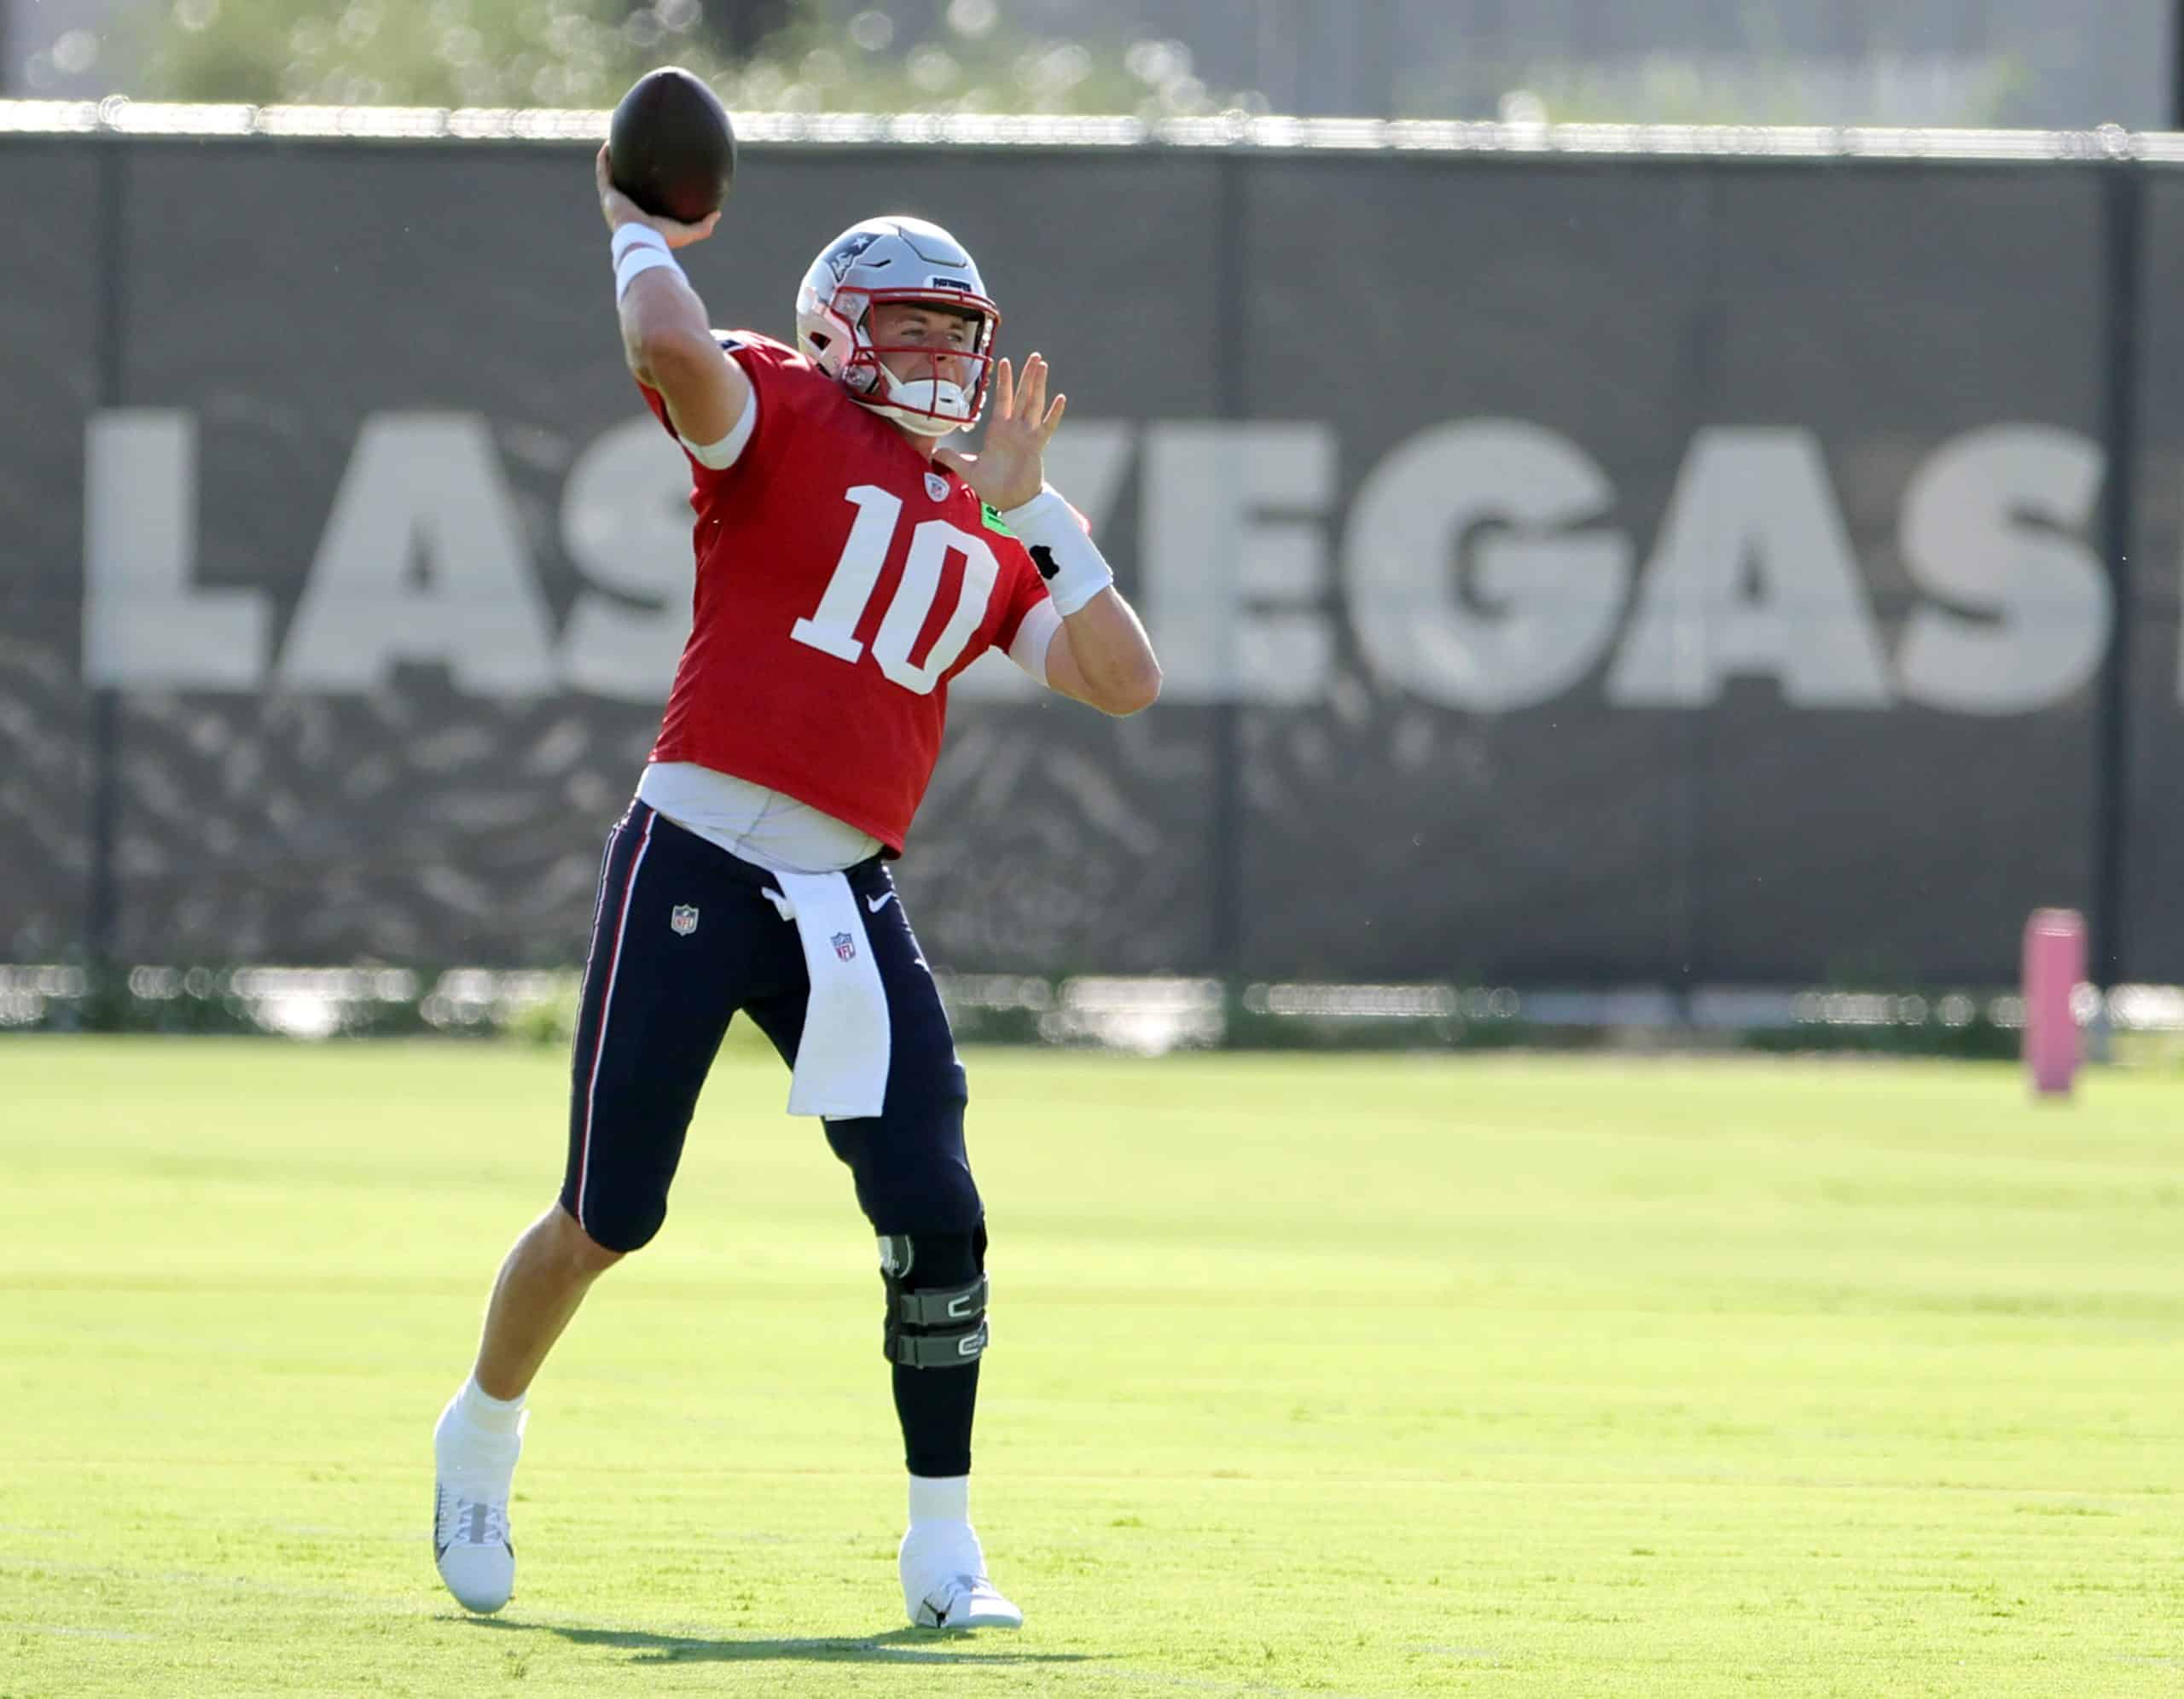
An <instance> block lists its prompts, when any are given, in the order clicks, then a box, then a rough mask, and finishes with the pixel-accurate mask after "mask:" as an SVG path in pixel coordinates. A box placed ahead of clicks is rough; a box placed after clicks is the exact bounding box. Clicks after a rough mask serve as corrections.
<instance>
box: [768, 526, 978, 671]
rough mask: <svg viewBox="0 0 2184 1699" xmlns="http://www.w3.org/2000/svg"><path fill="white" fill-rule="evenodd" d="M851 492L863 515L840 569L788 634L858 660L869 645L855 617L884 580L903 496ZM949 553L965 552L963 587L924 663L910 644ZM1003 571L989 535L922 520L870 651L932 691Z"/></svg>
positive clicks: (959, 650)
mask: <svg viewBox="0 0 2184 1699" xmlns="http://www.w3.org/2000/svg"><path fill="white" fill-rule="evenodd" d="M845 500H847V501H848V502H849V503H851V505H852V506H853V507H855V508H856V509H857V523H856V524H854V525H852V526H851V527H850V535H849V541H848V542H846V543H845V544H843V545H842V557H841V559H840V560H839V561H836V562H835V563H834V576H833V577H832V578H830V579H828V580H827V589H826V592H825V594H823V595H822V596H820V598H819V606H818V607H817V608H815V609H813V610H812V614H811V617H810V619H808V620H798V621H797V622H796V624H795V625H793V626H791V627H790V628H789V635H790V636H791V637H794V638H795V639H796V640H797V642H799V643H808V644H810V646H811V647H812V648H813V649H822V650H824V651H825V652H826V653H827V654H828V655H834V657H836V658H837V659H838V660H846V661H849V662H851V664H854V663H855V662H856V661H857V659H858V658H859V657H860V656H861V655H863V653H864V645H863V643H860V642H858V641H857V637H856V635H855V633H856V631H857V621H859V620H862V619H863V617H864V610H865V608H866V606H867V605H868V603H869V602H871V600H872V592H873V591H874V589H875V588H877V587H878V585H879V583H880V567H881V566H882V565H884V564H885V563H886V559H887V551H888V550H890V549H891V548H892V547H893V545H894V542H895V533H896V532H897V529H898V528H899V527H900V525H901V521H902V517H903V502H902V498H901V497H899V496H894V495H891V494H889V493H888V492H886V491H885V490H883V489H881V488H880V487H879V486H877V485H874V484H859V485H858V486H857V487H856V488H855V489H852V490H851V491H849V492H847V493H846V495H845ZM951 553H953V554H956V555H960V556H962V557H963V593H962V595H961V597H959V598H958V599H957V601H956V612H955V614H953V615H952V616H951V617H950V620H949V621H948V623H947V624H946V625H944V626H943V627H942V628H941V631H940V635H939V636H938V637H935V638H934V639H933V641H932V649H931V651H930V652H929V653H927V655H926V658H925V660H924V663H923V664H922V665H918V664H915V663H914V662H912V660H910V648H911V645H913V644H914V643H916V642H917V640H918V633H919V632H920V631H923V630H924V629H925V622H926V616H927V615H928V614H931V613H932V604H933V602H934V600H935V599H936V598H937V597H938V596H939V594H940V573H941V567H943V566H944V564H945V563H946V561H947V559H948V556H950V554H951ZM1000 576H1001V563H1000V562H999V561H996V559H995V558H994V553H993V550H991V549H990V548H988V547H987V546H986V543H985V538H981V537H974V536H973V535H972V534H971V533H970V532H967V531H965V530H963V529H961V527H957V526H953V525H950V523H949V522H948V521H946V520H944V519H928V520H925V521H921V523H920V524H919V526H918V527H917V529H915V531H913V532H911V533H910V548H909V554H908V555H907V556H905V557H904V559H903V581H902V583H901V584H900V585H897V587H896V590H895V596H894V599H893V600H892V602H889V603H888V604H887V612H886V615H885V616H884V617H883V618H882V619H881V620H880V629H879V630H878V631H875V632H874V633H873V637H872V658H873V660H875V661H877V662H879V663H880V671H881V672H884V673H886V675H887V677H888V678H891V679H892V680H893V681H894V682H895V683H896V684H900V685H901V686H902V687H903V689H905V690H911V691H915V693H916V694H917V695H921V696H925V695H931V694H932V691H933V689H934V688H935V687H936V686H938V684H939V683H940V681H941V679H942V678H944V677H945V676H946V674H947V672H948V669H949V668H950V666H954V665H955V664H956V659H957V657H959V656H960V655H961V654H962V653H963V649H964V646H965V645H966V644H967V643H969V642H970V641H971V634H972V633H973V632H974V631H977V630H978V628H979V623H980V621H982V620H985V616H986V606H987V604H988V602H990V601H991V600H992V599H993V587H994V585H995V582H996V580H997V579H999V578H1000Z"/></svg>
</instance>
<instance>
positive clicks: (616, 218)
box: [592, 142, 720, 247]
mask: <svg viewBox="0 0 2184 1699" xmlns="http://www.w3.org/2000/svg"><path fill="white" fill-rule="evenodd" d="M592 164H593V167H594V169H593V176H594V177H595V178H596V179H597V181H598V183H599V210H600V212H601V214H602V215H603V216H604V217H605V218H606V220H607V229H608V230H620V229H621V228H622V226H623V225H624V224H649V225H650V226H651V227H652V228H653V230H658V231H659V233H660V235H662V236H665V237H666V238H667V245H668V246H669V247H689V245H690V244H691V243H692V242H694V241H704V240H705V239H706V237H707V236H711V235H712V233H713V226H714V225H715V224H718V223H719V222H720V213H719V212H718V211H717V210H716V211H714V212H708V213H706V216H705V217H704V218H701V219H700V220H699V221H698V222H697V223H696V224H684V223H683V222H682V221H681V220H680V219H677V218H660V217H658V216H657V215H655V214H653V213H651V212H646V211H645V209H644V208H643V207H640V206H638V205H637V203H636V201H632V200H630V197H629V196H628V195H624V194H623V193H622V191H621V190H620V189H617V188H615V186H614V174H613V166H612V164H611V162H610V161H609V160H608V159H607V144H606V143H603V142H602V143H600V146H599V157H598V158H597V159H596V160H594V161H593V162H592Z"/></svg>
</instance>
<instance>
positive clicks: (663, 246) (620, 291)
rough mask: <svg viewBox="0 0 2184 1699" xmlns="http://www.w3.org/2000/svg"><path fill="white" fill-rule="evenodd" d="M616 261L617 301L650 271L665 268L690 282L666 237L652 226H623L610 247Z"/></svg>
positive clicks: (615, 289) (616, 233)
mask: <svg viewBox="0 0 2184 1699" xmlns="http://www.w3.org/2000/svg"><path fill="white" fill-rule="evenodd" d="M608 251H609V252H610V253H612V254H613V258H614V299H615V300H617V301H618V302H619V300H621V299H622V297H623V296H624V295H626V294H629V293H630V284H631V283H632V282H635V281H636V279H637V278H639V277H641V276H643V275H644V274H645V273H646V272H648V271H657V270H659V268H660V267H662V266H665V268H666V269H667V270H668V271H672V272H673V273H674V274H675V275H676V276H678V277H680V278H682V279H683V282H686V283H687V282H689V281H690V280H689V277H688V274H686V273H685V272H684V271H683V268H682V266H681V265H679V264H677V261H676V259H675V256H674V254H673V253H670V252H669V251H668V247H667V238H666V237H665V236H662V235H660V233H659V231H658V230H654V229H653V228H652V226H651V225H649V224H624V225H623V226H622V228H621V229H620V230H617V231H615V232H614V240H613V241H612V242H611V243H609V244H608Z"/></svg>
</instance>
